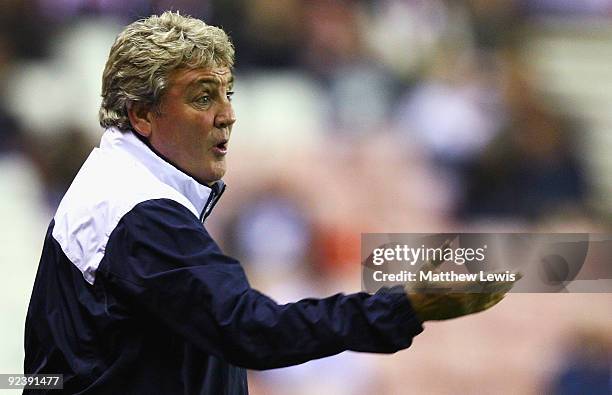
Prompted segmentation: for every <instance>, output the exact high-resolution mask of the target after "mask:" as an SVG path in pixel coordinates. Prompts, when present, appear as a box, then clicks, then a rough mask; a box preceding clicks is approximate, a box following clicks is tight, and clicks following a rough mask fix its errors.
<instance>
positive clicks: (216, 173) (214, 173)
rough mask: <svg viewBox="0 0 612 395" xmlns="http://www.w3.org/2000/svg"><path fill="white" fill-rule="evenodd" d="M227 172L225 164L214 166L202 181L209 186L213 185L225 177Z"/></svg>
mask: <svg viewBox="0 0 612 395" xmlns="http://www.w3.org/2000/svg"><path fill="white" fill-rule="evenodd" d="M225 170H226V168H225V163H223V164H219V163H217V164H214V165H213V166H212V168H211V169H210V170H209V171H208V172H206V174H205V175H204V177H202V180H203V181H205V182H206V183H207V184H210V183H213V182H215V181H219V180H220V179H222V178H223V176H224V175H225Z"/></svg>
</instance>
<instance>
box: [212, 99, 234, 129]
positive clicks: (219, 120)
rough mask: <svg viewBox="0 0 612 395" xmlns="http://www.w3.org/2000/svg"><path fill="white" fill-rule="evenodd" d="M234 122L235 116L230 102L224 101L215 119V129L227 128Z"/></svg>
mask: <svg viewBox="0 0 612 395" xmlns="http://www.w3.org/2000/svg"><path fill="white" fill-rule="evenodd" d="M234 122H236V114H235V113H234V108H233V107H232V103H231V102H230V101H226V102H225V103H223V104H222V108H221V109H220V110H219V112H218V113H217V116H216V117H215V127H217V128H219V129H225V128H229V127H230V126H232V125H233V124H234Z"/></svg>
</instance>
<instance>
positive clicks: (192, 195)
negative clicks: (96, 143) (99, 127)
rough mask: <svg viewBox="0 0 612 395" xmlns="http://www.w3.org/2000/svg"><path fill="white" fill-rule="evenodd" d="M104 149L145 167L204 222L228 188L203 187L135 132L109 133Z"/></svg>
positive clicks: (219, 184) (114, 130) (220, 184)
mask: <svg viewBox="0 0 612 395" xmlns="http://www.w3.org/2000/svg"><path fill="white" fill-rule="evenodd" d="M100 149H102V150H118V151H122V152H124V153H126V154H127V155H129V156H130V157H131V158H133V159H135V160H136V161H138V162H139V163H141V164H142V165H143V166H144V167H146V168H147V169H148V170H149V171H150V172H151V173H152V174H153V175H154V176H155V177H156V178H157V179H159V180H160V181H161V182H162V183H164V184H166V185H168V186H170V187H172V188H174V189H175V190H176V191H178V192H179V193H180V194H181V195H183V196H185V197H186V198H187V199H188V200H189V201H190V202H191V204H193V205H194V207H195V208H196V209H197V210H198V212H199V213H201V216H200V218H201V219H204V218H205V217H206V216H208V214H209V213H210V210H212V207H213V206H214V203H215V202H216V200H217V199H218V197H219V196H220V195H221V193H222V192H223V189H224V188H225V184H224V183H223V181H217V182H216V183H215V184H213V186H212V188H211V187H209V186H207V185H204V184H201V183H199V182H198V181H196V180H195V179H194V178H193V177H191V176H190V175H188V174H187V173H185V172H183V171H181V170H180V169H178V168H177V167H175V166H173V165H172V164H170V163H169V162H167V161H166V160H165V159H163V158H161V157H160V156H159V155H157V154H156V153H155V152H153V151H152V150H151V148H149V147H148V146H147V145H146V144H145V143H144V142H142V141H141V140H140V139H139V138H138V137H136V135H135V134H134V132H132V131H127V132H122V131H120V130H119V129H117V128H109V129H106V131H105V132H104V134H103V135H102V139H101V140H100ZM211 192H212V195H213V196H211ZM205 208H206V212H205V210H204V209H205Z"/></svg>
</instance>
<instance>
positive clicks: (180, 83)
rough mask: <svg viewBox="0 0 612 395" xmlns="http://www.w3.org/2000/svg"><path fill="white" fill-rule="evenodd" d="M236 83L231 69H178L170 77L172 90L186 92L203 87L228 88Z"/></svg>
mask: <svg viewBox="0 0 612 395" xmlns="http://www.w3.org/2000/svg"><path fill="white" fill-rule="evenodd" d="M233 81H234V76H233V74H232V71H231V69H230V68H229V67H212V68H198V69H178V70H175V71H174V72H173V73H172V74H171V75H170V89H171V90H185V89H191V88H197V87H198V86H202V85H212V86H228V85H231V84H232V83H233Z"/></svg>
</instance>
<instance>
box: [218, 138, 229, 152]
mask: <svg viewBox="0 0 612 395" xmlns="http://www.w3.org/2000/svg"><path fill="white" fill-rule="evenodd" d="M227 143H228V140H227V139H224V140H221V141H220V142H219V143H218V144H217V145H215V149H216V150H217V151H218V152H220V153H226V152H227Z"/></svg>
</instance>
